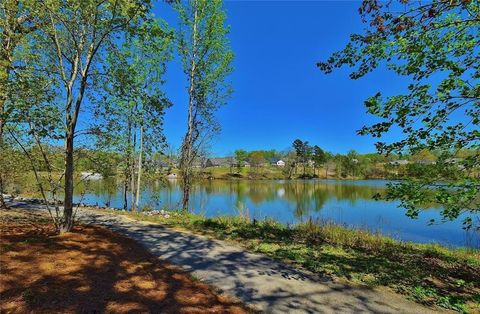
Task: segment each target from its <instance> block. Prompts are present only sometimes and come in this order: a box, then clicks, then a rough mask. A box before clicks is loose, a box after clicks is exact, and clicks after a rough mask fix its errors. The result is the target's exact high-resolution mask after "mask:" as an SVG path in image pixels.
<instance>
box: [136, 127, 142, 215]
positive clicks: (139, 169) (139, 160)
mask: <svg viewBox="0 0 480 314" xmlns="http://www.w3.org/2000/svg"><path fill="white" fill-rule="evenodd" d="M142 153H143V126H140V149H139V151H138V178H137V196H136V199H135V207H136V208H137V209H138V208H139V207H138V203H139V200H140V180H141V178H142Z"/></svg>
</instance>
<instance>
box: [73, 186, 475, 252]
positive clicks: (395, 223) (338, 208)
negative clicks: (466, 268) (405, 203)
mask: <svg viewBox="0 0 480 314" xmlns="http://www.w3.org/2000/svg"><path fill="white" fill-rule="evenodd" d="M386 183H387V182H386V181H382V180H365V181H347V180H298V181H282V180H279V181H266V180H265V181H243V180H238V181H223V180H211V181H204V182H199V183H197V184H195V186H194V188H193V190H192V195H191V211H192V212H194V213H197V214H202V215H205V216H206V217H214V216H218V215H239V214H243V215H248V217H250V218H251V219H253V218H256V219H264V218H265V217H268V218H272V219H275V220H277V221H279V222H282V223H286V224H294V223H297V222H304V221H307V220H308V219H310V218H312V219H321V220H326V221H329V222H335V223H338V224H342V225H345V226H349V227H355V228H363V229H368V230H371V231H378V232H381V233H383V234H386V235H389V236H392V237H394V238H396V239H401V240H407V241H414V242H420V243H430V242H435V243H441V244H444V245H447V246H451V247H456V246H468V247H476V248H479V247H480V234H479V232H478V231H469V232H467V231H464V230H463V229H462V224H461V220H460V219H459V220H457V221H452V222H447V223H443V224H439V225H433V226H428V225H427V223H428V221H429V220H430V219H432V218H435V219H436V218H438V217H439V210H438V209H435V208H430V209H427V210H425V211H424V212H423V213H421V215H420V217H419V218H418V219H411V218H408V217H406V216H405V210H404V209H401V208H398V207H397V205H398V203H397V202H386V201H375V200H373V199H372V196H373V195H374V194H376V193H377V192H380V193H382V192H383V191H385V186H386ZM82 192H83V193H85V194H84V195H83V197H82V196H81V193H82ZM77 193H78V194H77V195H76V196H75V201H76V202H80V201H82V202H84V203H87V204H93V205H94V204H98V205H99V206H104V205H105V204H109V206H110V207H118V208H121V207H122V206H123V194H122V186H121V185H120V184H117V183H116V182H114V181H108V180H105V181H92V182H89V183H88V188H87V189H78V190H77ZM181 195H182V194H181V186H180V184H179V182H177V181H176V180H172V181H168V182H166V183H165V182H163V183H162V182H156V183H153V184H151V185H150V186H148V187H146V188H145V189H144V190H143V191H142V193H141V206H142V207H143V206H149V207H151V208H155V209H178V208H179V207H180V206H179V205H180V202H181ZM476 219H478V217H477V218H476Z"/></svg>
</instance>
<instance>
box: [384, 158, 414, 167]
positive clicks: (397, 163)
mask: <svg viewBox="0 0 480 314" xmlns="http://www.w3.org/2000/svg"><path fill="white" fill-rule="evenodd" d="M409 163H410V162H409V161H408V160H406V159H399V160H392V161H390V162H389V164H390V165H394V166H400V165H408V164H409Z"/></svg>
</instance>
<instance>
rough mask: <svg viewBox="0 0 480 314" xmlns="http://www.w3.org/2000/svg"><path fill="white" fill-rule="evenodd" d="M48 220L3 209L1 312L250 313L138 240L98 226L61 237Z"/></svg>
mask: <svg viewBox="0 0 480 314" xmlns="http://www.w3.org/2000/svg"><path fill="white" fill-rule="evenodd" d="M46 222H47V221H46V220H45V218H44V217H42V216H39V215H38V214H33V213H28V212H25V211H22V210H8V211H2V212H1V213H0V230H1V234H0V235H1V238H0V249H1V255H0V267H1V269H0V271H1V273H0V312H1V313H32V312H33V313H103V312H107V313H109V312H115V313H127V312H128V313H138V312H141V313H145V312H147V313H148V312H150V313H248V312H249V310H248V309H247V308H246V307H245V306H243V305H242V304H241V303H239V302H237V301H233V300H232V299H230V298H228V297H225V296H221V295H219V294H217V293H216V292H215V291H214V290H213V289H212V288H211V287H210V286H208V285H206V284H204V283H201V282H198V281H196V280H195V279H194V278H192V277H190V276H189V275H188V274H186V273H185V272H183V271H181V270H179V269H178V268H177V267H175V266H174V265H171V264H169V263H167V262H164V261H161V260H159V259H158V258H156V257H155V256H153V255H152V254H150V253H149V252H148V251H147V250H146V249H144V248H143V247H142V246H140V245H139V244H137V243H136V242H135V241H133V240H131V239H129V238H126V237H124V236H122V235H119V234H117V233H114V232H112V231H110V230H107V229H105V228H102V227H98V226H78V227H76V228H75V232H73V233H69V234H65V235H55V232H54V230H53V228H52V227H51V226H50V225H49V224H47V223H46Z"/></svg>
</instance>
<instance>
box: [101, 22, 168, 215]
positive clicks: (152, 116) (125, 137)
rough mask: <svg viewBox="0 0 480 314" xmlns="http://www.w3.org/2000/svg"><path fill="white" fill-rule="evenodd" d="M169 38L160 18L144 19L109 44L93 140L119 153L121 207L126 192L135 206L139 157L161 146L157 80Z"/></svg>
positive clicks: (162, 103)
mask: <svg viewBox="0 0 480 314" xmlns="http://www.w3.org/2000/svg"><path fill="white" fill-rule="evenodd" d="M172 40H173V34H172V32H171V31H170V29H168V27H167V26H166V25H165V23H164V22H161V21H159V20H155V19H148V20H145V21H144V22H143V23H142V25H141V26H139V27H138V29H137V32H136V33H126V34H124V38H123V43H122V44H121V45H118V46H115V45H113V46H111V47H110V48H109V49H108V56H107V58H106V61H107V62H106V73H107V75H105V76H104V77H103V88H102V89H103V90H104V93H103V95H102V97H99V99H98V101H97V109H96V118H97V121H98V122H97V123H98V126H97V129H98V130H99V131H100V132H99V136H98V141H99V144H100V147H101V148H106V149H111V150H113V151H115V152H117V153H119V154H120V155H121V156H122V157H123V158H122V159H123V161H124V162H123V163H122V164H121V167H122V170H123V176H124V187H123V199H124V200H123V202H124V205H123V207H124V209H127V208H128V203H129V202H128V195H129V194H130V208H131V209H132V210H135V209H138V206H139V197H140V186H141V173H142V166H143V160H145V159H146V158H145V157H147V158H148V157H149V156H150V155H152V154H153V153H155V152H158V151H161V150H162V148H164V146H165V137H164V136H163V117H164V113H165V109H166V108H168V107H170V105H171V103H170V101H169V100H168V99H167V98H166V97H165V95H164V93H163V90H162V87H163V86H162V85H163V76H164V73H165V71H166V62H167V61H168V60H170V58H171V51H170V45H171V43H172ZM137 139H138V140H137ZM137 150H138V153H137ZM135 177H136V178H135Z"/></svg>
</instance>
